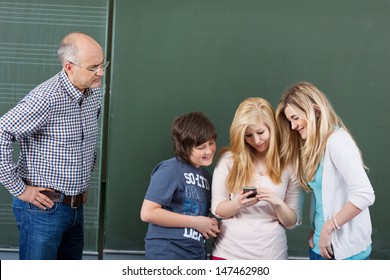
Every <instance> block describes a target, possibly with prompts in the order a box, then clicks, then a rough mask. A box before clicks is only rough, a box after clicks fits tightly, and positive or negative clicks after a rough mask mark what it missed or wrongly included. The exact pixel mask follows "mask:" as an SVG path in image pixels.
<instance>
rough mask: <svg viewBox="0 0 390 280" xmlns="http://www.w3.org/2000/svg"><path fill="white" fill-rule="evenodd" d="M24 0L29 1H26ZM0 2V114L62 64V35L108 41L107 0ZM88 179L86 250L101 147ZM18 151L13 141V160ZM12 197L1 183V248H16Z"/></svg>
mask: <svg viewBox="0 0 390 280" xmlns="http://www.w3.org/2000/svg"><path fill="white" fill-rule="evenodd" d="M26 2H28V3H26ZM65 2H66V3H64V1H48V0H36V1H18V0H15V1H12V3H11V2H10V1H8V2H0V11H1V13H0V22H1V27H0V38H1V39H0V115H3V114H4V113H5V112H7V111H8V110H9V109H11V108H12V107H13V106H15V105H16V103H17V102H18V101H19V100H20V99H22V98H23V97H24V96H25V95H26V94H27V93H28V92H29V91H30V90H32V89H33V88H34V87H36V86H37V85H39V84H40V83H42V82H43V81H45V80H47V79H48V78H50V77H52V76H53V75H54V74H55V73H57V72H59V71H60V70H61V65H60V62H59V61H58V59H57V55H56V52H57V48H58V45H59V43H60V41H61V39H62V37H63V36H65V35H66V34H67V33H69V32H72V31H82V32H85V33H88V34H90V35H91V36H93V37H94V38H95V39H96V40H97V41H98V42H99V43H101V45H102V46H105V43H106V33H107V13H108V1H107V0H97V1H96V0H93V1H92V0H82V1H80V0H71V1H65ZM97 146H98V160H97V166H96V168H95V170H94V173H93V175H92V180H91V191H90V192H89V202H88V203H87V205H86V207H85V210H84V215H85V247H84V248H85V250H86V251H97V239H98V234H97V232H98V220H99V217H98V214H99V212H98V205H99V195H100V192H99V190H100V165H101V161H100V154H101V152H100V149H101V139H100V138H99V140H98V145H97ZM18 152H19V149H18V145H17V144H15V150H14V154H15V160H16V159H17V154H18ZM11 202H12V197H11V195H10V193H9V192H8V191H7V190H6V189H5V188H4V187H2V186H1V188H0V250H1V249H17V248H18V234H17V227H16V224H15V219H14V216H13V213H12V207H11Z"/></svg>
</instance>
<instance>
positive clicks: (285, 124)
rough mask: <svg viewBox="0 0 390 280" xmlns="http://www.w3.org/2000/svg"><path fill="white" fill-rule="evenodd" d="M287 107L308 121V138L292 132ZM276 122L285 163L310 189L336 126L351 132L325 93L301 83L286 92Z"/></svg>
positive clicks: (278, 107) (308, 84) (307, 188)
mask: <svg viewBox="0 0 390 280" xmlns="http://www.w3.org/2000/svg"><path fill="white" fill-rule="evenodd" d="M287 105H289V106H291V108H292V109H294V110H295V111H297V113H299V114H300V116H301V117H302V118H303V119H305V120H306V121H307V137H306V140H302V138H301V137H300V135H299V133H298V132H297V131H294V130H292V129H291V126H290V122H289V120H288V119H287V118H286V115H285V114H284V111H285V109H286V107H287ZM276 121H277V123H278V127H279V130H280V135H281V139H283V141H282V146H281V151H280V153H281V158H282V162H283V164H291V165H292V166H293V170H294V173H295V175H296V176H297V178H298V179H299V181H300V182H301V184H302V185H303V186H304V187H305V189H306V190H310V188H309V186H308V185H307V182H310V181H312V180H313V178H314V176H315V173H316V171H317V168H318V165H319V163H320V161H321V159H322V157H323V156H324V153H325V148H326V143H327V141H328V138H329V136H330V135H331V134H332V133H333V132H334V130H335V128H336V127H340V128H343V129H344V130H345V131H347V132H348V133H349V131H348V129H347V127H346V126H345V124H344V122H343V121H342V120H341V118H340V117H339V116H338V115H337V113H336V112H335V110H334V109H333V107H332V105H331V103H330V102H329V100H328V99H327V97H326V96H325V94H324V93H322V92H321V91H320V90H319V89H318V88H317V87H316V86H314V85H313V84H310V83H308V82H300V83H297V84H295V85H293V86H291V87H290V88H288V89H287V90H286V92H285V93H284V94H283V96H282V97H281V99H280V102H279V104H278V106H277V108H276Z"/></svg>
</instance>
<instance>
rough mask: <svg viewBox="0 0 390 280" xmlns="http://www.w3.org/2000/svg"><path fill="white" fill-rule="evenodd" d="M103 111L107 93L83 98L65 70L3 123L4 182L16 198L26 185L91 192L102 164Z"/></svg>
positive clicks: (0, 163) (0, 171) (0, 158)
mask: <svg viewBox="0 0 390 280" xmlns="http://www.w3.org/2000/svg"><path fill="white" fill-rule="evenodd" d="M101 106H102V93H101V89H87V90H86V91H85V93H84V94H83V93H81V92H80V91H79V90H78V89H77V88H76V87H75V86H74V85H73V84H72V83H71V82H70V80H69V79H68V77H67V75H66V73H65V71H64V70H62V71H61V72H60V73H58V74H57V75H55V76H54V77H52V78H51V79H49V80H47V81H46V82H44V83H42V84H41V85H39V86H37V87H36V88H35V89H33V90H32V91H31V92H30V93H29V94H28V95H27V96H25V97H24V98H23V99H22V100H21V101H20V102H19V103H18V104H17V105H16V106H15V107H14V108H13V109H11V110H10V111H8V112H7V113H6V114H5V115H4V116H2V117H1V118H0V182H1V183H2V184H3V185H4V186H5V187H6V188H7V189H8V190H9V192H10V193H11V194H12V195H14V196H19V195H20V194H22V193H23V192H24V190H25V188H26V185H31V186H39V187H47V188H53V189H55V190H58V191H60V192H62V193H64V194H66V195H77V194H79V193H82V192H84V191H86V190H87V189H88V186H89V182H90V178H91V173H92V170H93V168H94V166H95V162H96V140H97V135H98V118H99V115H100V112H101ZM15 141H17V142H19V144H20V154H19V160H18V162H17V164H15V163H14V162H13V160H12V153H13V143H14V142H15Z"/></svg>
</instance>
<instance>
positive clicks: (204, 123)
mask: <svg viewBox="0 0 390 280" xmlns="http://www.w3.org/2000/svg"><path fill="white" fill-rule="evenodd" d="M216 138H217V133H216V131H215V128H214V125H213V124H212V123H211V121H210V120H209V119H208V118H207V116H206V115H205V114H203V113H201V112H190V113H187V114H184V115H181V116H178V117H177V118H176V119H175V120H174V121H173V122H172V141H173V154H175V155H176V156H177V157H178V158H179V159H180V160H183V161H186V162H191V161H190V157H191V152H192V148H194V147H196V146H199V145H201V144H203V143H205V142H207V141H210V140H212V139H214V140H215V139H216Z"/></svg>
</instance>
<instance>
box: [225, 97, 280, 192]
mask: <svg viewBox="0 0 390 280" xmlns="http://www.w3.org/2000/svg"><path fill="white" fill-rule="evenodd" d="M261 121H263V122H264V124H265V125H266V126H267V128H268V129H269V131H270V140H269V147H268V150H267V153H266V157H265V164H266V170H267V175H268V176H269V177H270V178H271V180H272V181H273V182H274V183H275V184H278V183H280V182H281V170H282V166H281V164H280V158H279V131H278V129H277V126H276V120H275V111H274V109H273V107H272V106H271V104H270V103H269V102H268V101H266V100H265V99H263V98H259V97H253V98H247V99H245V100H243V101H242V102H241V104H240V105H239V107H238V108H237V110H236V113H235V115H234V118H233V121H232V124H231V127H230V146H229V147H227V148H224V149H223V150H222V151H223V152H226V151H230V152H231V153H232V160H233V164H232V167H231V169H230V170H229V174H228V176H227V179H226V184H227V190H228V192H230V193H234V192H239V191H240V190H241V189H242V187H243V186H245V185H247V184H249V183H250V182H251V181H252V178H253V173H254V164H253V161H254V149H253V148H252V147H251V146H250V145H249V144H247V143H246V141H245V131H246V129H247V127H248V126H251V125H258V124H259V122H261Z"/></svg>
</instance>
